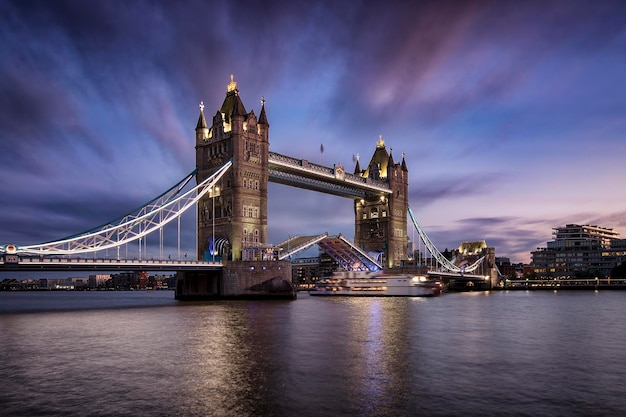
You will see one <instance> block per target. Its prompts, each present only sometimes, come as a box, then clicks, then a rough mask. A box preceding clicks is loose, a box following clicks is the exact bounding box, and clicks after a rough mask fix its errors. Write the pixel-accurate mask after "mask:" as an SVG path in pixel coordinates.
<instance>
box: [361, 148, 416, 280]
mask: <svg viewBox="0 0 626 417" xmlns="http://www.w3.org/2000/svg"><path fill="white" fill-rule="evenodd" d="M354 174H355V175H360V176H362V177H364V178H366V179H367V180H368V181H381V182H386V183H387V184H388V185H389V188H390V189H391V190H392V193H391V194H379V195H370V196H367V197H365V198H362V199H355V200H354V215H355V218H354V227H355V229H354V242H355V244H356V245H357V246H359V247H360V248H361V249H363V250H364V251H366V252H369V253H375V254H378V255H379V259H378V260H379V261H380V263H382V264H383V265H384V267H386V268H392V267H395V266H400V265H401V261H403V260H405V259H407V251H408V247H407V245H408V240H407V239H408V237H407V211H408V208H409V200H408V197H409V196H408V191H409V171H408V169H407V167H406V162H405V160H404V155H403V156H402V162H400V163H395V162H394V160H393V156H392V153H391V150H390V151H389V153H387V148H386V147H385V142H384V141H383V139H382V136H381V137H380V139H379V140H378V143H377V144H376V150H375V151H374V155H372V158H371V160H370V162H369V164H368V166H367V168H366V169H364V170H362V169H361V167H360V164H359V161H358V160H357V162H356V167H355V169H354Z"/></svg>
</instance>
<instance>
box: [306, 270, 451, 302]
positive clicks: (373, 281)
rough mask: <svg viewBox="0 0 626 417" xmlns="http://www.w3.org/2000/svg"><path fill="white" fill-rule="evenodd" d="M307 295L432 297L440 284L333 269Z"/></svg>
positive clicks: (419, 278)
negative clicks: (327, 276)
mask: <svg viewBox="0 0 626 417" xmlns="http://www.w3.org/2000/svg"><path fill="white" fill-rule="evenodd" d="M309 294H310V295H315V296H317V295H322V296H329V295H349V296H358V297H436V296H438V295H440V294H441V283H440V282H438V281H432V280H429V279H428V277H426V276H424V275H407V274H386V273H380V272H370V271H336V272H333V275H332V276H331V277H329V278H326V279H323V280H321V281H320V282H319V283H318V284H317V285H316V286H315V287H314V288H313V289H312V290H311V291H309Z"/></svg>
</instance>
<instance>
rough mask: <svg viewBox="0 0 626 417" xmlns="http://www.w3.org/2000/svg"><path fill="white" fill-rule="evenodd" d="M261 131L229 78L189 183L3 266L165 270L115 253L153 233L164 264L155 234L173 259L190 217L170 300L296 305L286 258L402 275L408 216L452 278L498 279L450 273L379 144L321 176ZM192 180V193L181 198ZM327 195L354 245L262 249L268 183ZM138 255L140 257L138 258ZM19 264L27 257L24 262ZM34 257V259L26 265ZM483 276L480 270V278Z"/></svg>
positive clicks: (203, 131) (17, 252) (301, 243)
mask: <svg viewBox="0 0 626 417" xmlns="http://www.w3.org/2000/svg"><path fill="white" fill-rule="evenodd" d="M269 131H270V125H269V122H268V118H267V114H266V110H265V101H264V100H261V109H260V111H259V115H258V116H257V115H256V114H255V113H254V111H253V110H252V111H249V112H248V111H247V110H246V108H245V106H244V104H243V102H242V100H241V98H240V96H239V89H238V86H237V83H236V82H235V80H234V77H233V76H232V75H231V79H230V83H229V84H228V86H227V91H226V97H225V98H224V101H223V103H222V105H221V107H220V108H219V109H218V110H217V111H216V112H215V113H214V114H213V116H211V117H209V118H207V117H206V115H205V106H204V103H200V114H199V117H198V121H197V124H196V128H195V149H196V169H195V170H194V172H193V173H192V174H190V176H188V177H187V178H185V179H183V180H182V181H181V182H180V183H179V184H177V185H176V186H174V187H172V188H171V189H170V190H169V191H168V192H166V193H164V194H162V195H161V196H159V197H157V198H156V199H155V200H153V201H151V202H149V203H148V204H146V206H144V207H142V208H140V209H139V210H137V211H135V212H133V213H131V214H128V215H126V216H123V217H120V218H119V219H118V220H116V222H111V223H108V224H106V225H104V226H99V227H98V228H94V229H92V230H90V231H87V232H84V233H81V234H78V235H74V236H71V237H69V238H64V239H61V240H59V241H55V242H48V243H44V244H38V245H30V246H17V245H0V255H3V256H2V258H1V262H0V263H1V264H2V266H3V267H5V268H7V267H9V268H11V267H16V266H17V264H18V263H20V264H21V265H22V267H23V268H29V269H31V270H36V269H37V267H38V266H39V267H41V268H43V267H47V268H63V264H64V263H71V261H72V259H71V256H73V255H79V254H85V253H89V252H93V253H94V258H95V254H96V252H102V251H105V250H106V251H107V254H108V251H109V250H113V251H116V253H117V256H116V259H115V260H114V261H117V263H115V262H114V261H112V262H109V261H102V262H98V261H96V260H95V259H94V260H93V262H91V261H87V260H85V259H82V262H80V258H78V260H79V262H74V263H73V264H71V267H70V269H71V268H74V269H77V268H80V267H81V266H83V267H84V269H90V268H93V269H100V270H103V269H106V268H107V267H109V268H118V269H119V268H131V269H132V268H139V269H141V268H144V269H146V270H150V269H161V270H163V269H166V268H167V267H168V265H173V264H171V263H170V262H165V264H163V262H162V261H154V260H151V261H147V260H146V261H140V262H139V263H136V262H134V261H133V262H131V261H123V260H122V259H121V258H123V257H121V256H120V248H121V247H122V246H123V245H127V244H128V243H129V242H132V241H138V242H139V258H140V259H141V250H142V249H141V248H142V241H143V245H144V246H145V241H146V240H147V235H148V234H150V233H152V232H157V231H158V233H159V234H160V238H159V239H160V245H161V251H160V257H161V259H163V253H162V246H163V226H164V225H165V224H167V223H169V222H170V221H173V220H175V219H178V222H179V259H180V215H181V213H182V212H184V211H185V210H187V209H188V208H189V209H193V207H195V209H196V210H197V226H196V227H197V244H196V247H197V254H196V255H197V261H194V262H191V263H188V262H187V261H186V260H185V262H183V263H180V262H179V263H178V264H176V267H175V270H177V271H178V272H177V288H176V298H177V299H181V300H194V299H211V298H239V297H245V298H251V297H262V298H295V297H296V292H295V289H294V287H293V285H292V283H291V263H290V262H289V261H287V260H285V259H287V258H289V257H290V256H291V255H292V254H294V253H296V252H298V251H300V250H302V249H304V248H307V247H309V246H311V245H314V244H317V245H319V246H320V248H321V249H322V250H324V251H325V252H327V253H328V254H329V255H331V256H332V257H333V258H334V259H335V260H336V261H337V262H338V264H339V265H340V266H341V267H342V268H344V269H348V270H359V269H360V270H365V269H367V270H373V271H376V270H380V269H391V268H397V267H402V266H404V265H405V262H406V261H407V260H408V258H409V248H408V236H407V226H408V221H407V214H409V215H410V217H411V221H412V224H413V226H414V227H415V230H417V231H418V233H419V236H420V239H421V241H422V242H423V243H424V245H425V247H426V249H427V250H428V251H429V252H430V253H431V255H432V258H433V259H436V261H437V264H438V265H439V266H440V267H441V268H443V269H444V270H446V271H448V272H449V273H452V274H459V275H465V276H466V277H467V276H468V275H467V274H470V273H471V272H472V271H474V270H476V268H477V267H478V266H479V265H484V264H485V263H487V264H488V268H487V269H488V272H487V275H479V276H478V275H477V276H476V277H478V279H481V280H482V279H485V278H487V279H488V280H489V282H490V283H493V282H495V280H496V278H497V275H496V272H495V268H494V267H493V265H494V262H493V261H494V259H493V258H494V256H495V255H494V254H493V251H492V252H491V253H490V255H489V256H488V257H489V259H483V258H480V259H478V260H477V261H475V262H474V263H473V264H471V265H469V264H466V265H463V266H458V265H456V264H453V263H451V262H450V261H448V260H447V259H445V257H443V255H442V254H441V253H440V252H439V251H438V250H437V248H436V247H435V245H434V244H432V242H431V241H430V239H429V238H428V236H427V235H426V234H425V233H424V231H423V229H422V228H421V226H420V225H419V223H417V220H416V219H415V217H414V215H413V212H412V211H411V209H410V208H409V204H408V190H409V171H408V168H407V165H406V161H405V156H404V154H403V155H402V158H401V160H400V162H396V161H395V160H394V157H393V155H392V150H391V149H390V150H389V151H388V150H387V147H386V145H385V142H384V141H383V139H382V136H381V137H380V138H379V139H378V142H377V143H376V146H375V149H374V152H373V155H372V157H371V159H370V160H369V163H368V164H367V165H364V166H361V164H360V161H359V159H358V158H357V160H356V163H355V167H354V170H352V172H348V171H346V169H345V168H344V167H343V166H342V165H341V164H335V165H334V166H333V167H326V166H323V165H319V164H315V163H313V162H310V161H307V160H304V159H298V158H294V157H291V156H287V155H282V154H278V153H275V152H272V151H270V141H269ZM194 175H195V178H196V184H197V185H196V186H195V187H193V189H192V190H190V191H187V192H183V189H184V188H185V187H186V186H187V184H188V183H189V181H190V179H191V178H192V177H193V176H194ZM269 182H276V183H280V184H285V185H289V186H294V187H299V188H303V189H308V190H312V191H315V192H322V193H328V194H332V195H336V196H341V197H345V198H348V199H351V200H352V201H353V207H354V240H353V241H352V240H350V239H349V238H347V237H346V236H342V235H339V236H329V235H328V233H322V234H320V235H316V236H294V237H292V238H290V239H289V240H287V241H285V242H281V243H279V244H278V245H271V244H269V242H268V230H267V229H268V221H267V195H268V194H267V191H268V183H269ZM144 252H146V250H145V249H144ZM28 256H31V258H29V257H28ZM33 256H35V257H37V259H33V258H32V257H33ZM484 270H485V268H483V272H484Z"/></svg>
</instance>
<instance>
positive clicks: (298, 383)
mask: <svg viewBox="0 0 626 417" xmlns="http://www.w3.org/2000/svg"><path fill="white" fill-rule="evenodd" d="M625 301H626V293H621V292H597V293H594V292H565V291H560V292H558V293H544V292H534V293H531V292H497V293H466V294H446V295H444V296H442V297H438V298H432V299H423V298H333V297H330V298H319V297H317V298H316V297H308V296H306V295H304V296H301V297H300V299H298V300H296V301H292V302H287V301H286V302H281V301H230V302H206V303H179V302H177V301H175V300H173V294H172V293H171V292H136V293H130V292H129V293H74V292H69V293H0V353H1V355H2V361H1V362H0V384H1V385H0V387H1V388H2V389H1V390H0V406H1V408H0V410H1V411H0V414H3V415H12V416H20V415H23V416H26V415H66V416H84V415H94V416H96V415H97V416H123V415H128V416H318V415H322V416H326V415H333V416H338V415H345V416H350V415H360V416H409V415H446V416H447V415H459V416H461V415H528V416H531V415H532V416H536V415H581V416H582V415H621V414H622V412H623V410H625V409H626V400H625V399H624V392H625V391H626V383H625V381H626V355H625V354H624V353H623V350H624V346H625V344H626V343H625V342H626V324H625V323H624V320H622V319H621V317H620V313H621V311H622V309H623V305H624V302H625Z"/></svg>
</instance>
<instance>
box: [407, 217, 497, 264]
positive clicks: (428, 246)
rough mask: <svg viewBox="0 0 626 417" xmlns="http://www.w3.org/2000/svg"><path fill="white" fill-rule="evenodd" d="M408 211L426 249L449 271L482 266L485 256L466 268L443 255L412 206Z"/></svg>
mask: <svg viewBox="0 0 626 417" xmlns="http://www.w3.org/2000/svg"><path fill="white" fill-rule="evenodd" d="M408 211H409V216H410V217H411V221H412V222H413V226H415V230H417V233H418V234H419V237H420V239H421V240H422V242H424V246H425V247H426V249H428V251H429V252H430V253H431V255H432V256H434V257H435V259H436V260H437V262H438V263H439V265H441V267H442V268H444V269H446V270H448V271H451V272H457V273H462V272H473V271H475V270H476V269H477V268H478V267H479V266H480V264H481V263H482V262H483V260H484V259H485V257H484V256H483V257H481V258H479V259H478V260H477V261H475V262H474V263H473V264H471V265H469V266H467V267H464V268H461V267H458V266H456V265H455V264H453V263H452V262H450V260H449V259H448V258H446V257H445V256H443V254H442V253H441V252H440V251H439V249H437V247H436V246H435V244H434V243H433V242H432V241H431V240H430V238H429V237H428V235H427V234H426V232H425V231H424V229H422V226H421V225H420V224H419V222H418V221H417V219H416V218H415V215H414V214H413V210H411V207H409V210H408Z"/></svg>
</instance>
